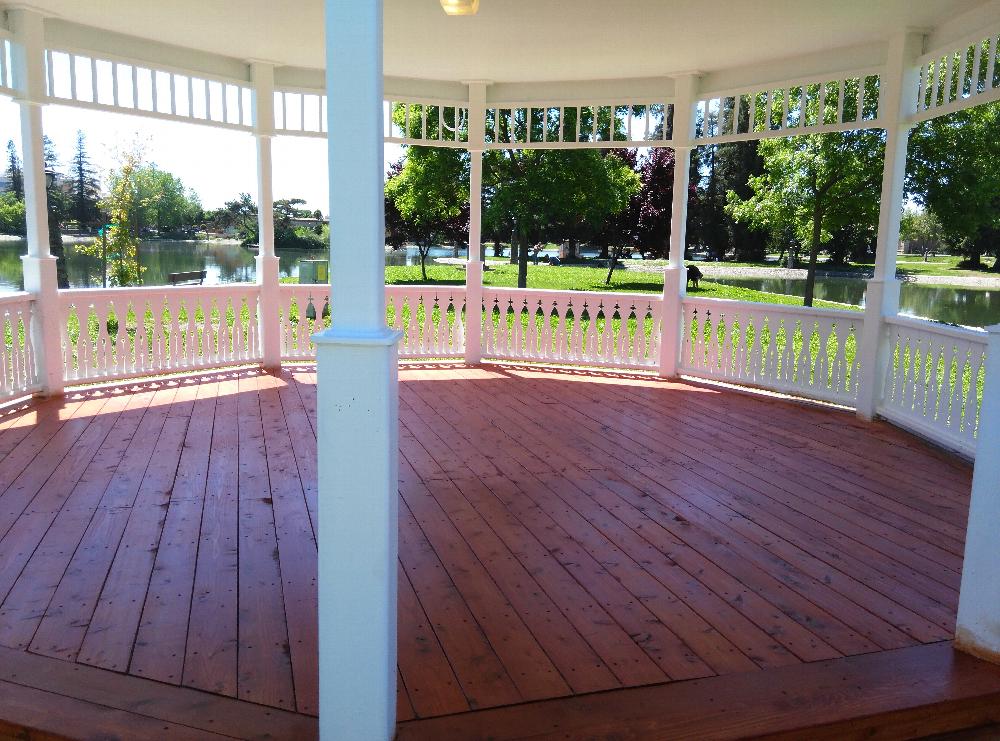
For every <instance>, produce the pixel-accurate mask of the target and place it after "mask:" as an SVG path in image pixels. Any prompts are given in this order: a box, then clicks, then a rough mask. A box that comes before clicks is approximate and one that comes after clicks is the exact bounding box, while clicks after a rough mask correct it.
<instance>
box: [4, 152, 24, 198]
mask: <svg viewBox="0 0 1000 741" xmlns="http://www.w3.org/2000/svg"><path fill="white" fill-rule="evenodd" d="M7 179H8V180H10V192H11V193H13V194H14V195H16V196H17V197H18V199H19V200H22V201H23V200H24V170H23V169H22V168H21V157H20V155H18V153H17V147H16V146H15V145H14V140H13V139H10V140H8V142H7Z"/></svg>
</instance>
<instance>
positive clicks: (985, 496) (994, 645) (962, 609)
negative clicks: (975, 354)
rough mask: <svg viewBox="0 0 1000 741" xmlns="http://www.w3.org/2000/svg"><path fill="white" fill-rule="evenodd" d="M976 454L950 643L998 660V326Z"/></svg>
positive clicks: (992, 330) (993, 331) (989, 354)
mask: <svg viewBox="0 0 1000 741" xmlns="http://www.w3.org/2000/svg"><path fill="white" fill-rule="evenodd" d="M987 332H989V335H988V337H989V339H988V344H987V349H986V363H985V368H984V370H985V373H986V379H985V382H984V385H983V402H982V408H981V409H980V410H979V429H978V431H977V438H978V440H979V454H978V455H977V456H976V466H975V469H974V471H973V474H972V498H971V501H970V503H969V524H968V528H967V530H966V533H965V560H964V562H963V564H962V584H961V587H960V590H959V594H958V620H957V622H956V629H955V647H956V648H959V649H961V650H962V651H965V652H966V653H970V654H972V655H974V656H978V657H979V658H981V659H986V660H987V661H992V662H995V663H1000V540H998V539H997V533H998V532H1000V456H997V455H996V454H995V450H993V449H992V448H993V446H994V445H995V444H996V441H997V440H1000V324H997V325H994V326H992V327H987Z"/></svg>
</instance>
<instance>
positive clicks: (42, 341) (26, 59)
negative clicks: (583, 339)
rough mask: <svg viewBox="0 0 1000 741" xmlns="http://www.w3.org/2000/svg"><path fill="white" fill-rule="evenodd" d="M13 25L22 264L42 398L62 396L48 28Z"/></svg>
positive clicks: (25, 20)
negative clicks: (47, 109)
mask: <svg viewBox="0 0 1000 741" xmlns="http://www.w3.org/2000/svg"><path fill="white" fill-rule="evenodd" d="M9 20H10V26H11V31H12V32H13V35H14V39H13V44H12V45H11V57H12V60H11V61H12V67H13V70H12V71H13V74H14V87H15V88H17V97H16V98H15V102H17V104H18V106H19V107H20V109H21V110H20V113H21V146H22V148H23V150H24V209H25V221H26V225H27V232H28V254H27V255H25V256H24V257H22V258H21V261H22V264H23V268H24V290H26V291H28V292H29V293H32V294H34V299H35V306H34V316H33V318H32V322H31V340H32V342H33V343H34V347H35V365H36V372H37V374H38V383H39V385H40V386H41V393H42V394H43V395H46V396H53V395H57V394H61V393H62V391H63V388H64V385H65V384H64V381H63V377H64V374H63V362H62V332H60V328H59V283H58V279H57V276H56V258H55V257H54V256H53V255H52V254H51V252H50V251H49V211H48V208H49V206H48V193H47V192H46V188H45V156H44V148H43V144H42V106H43V105H44V103H45V98H46V95H45V26H44V23H45V21H44V18H43V16H42V15H41V14H39V13H38V12H37V11H34V10H29V9H27V8H18V9H11V10H10V11H9Z"/></svg>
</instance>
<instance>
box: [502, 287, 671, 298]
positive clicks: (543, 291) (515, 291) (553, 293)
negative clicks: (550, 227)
mask: <svg viewBox="0 0 1000 741" xmlns="http://www.w3.org/2000/svg"><path fill="white" fill-rule="evenodd" d="M493 294H497V295H500V296H504V295H507V296H510V297H514V296H516V295H528V296H539V297H543V298H551V299H552V300H557V299H560V298H568V299H574V298H584V299H585V298H586V297H588V296H590V297H594V296H600V297H602V298H607V297H611V296H614V297H615V298H616V299H617V298H621V299H622V300H623V301H629V300H633V301H639V302H642V301H647V302H660V301H662V300H663V295H662V294H660V293H621V292H618V291H607V292H605V291H562V290H558V289H553V288H509V287H507V286H483V295H484V296H485V295H493Z"/></svg>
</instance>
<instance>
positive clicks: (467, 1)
mask: <svg viewBox="0 0 1000 741" xmlns="http://www.w3.org/2000/svg"><path fill="white" fill-rule="evenodd" d="M441 9H442V10H444V12H445V13H447V14H448V15H475V14H476V12H477V11H478V10H479V0H441Z"/></svg>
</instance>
